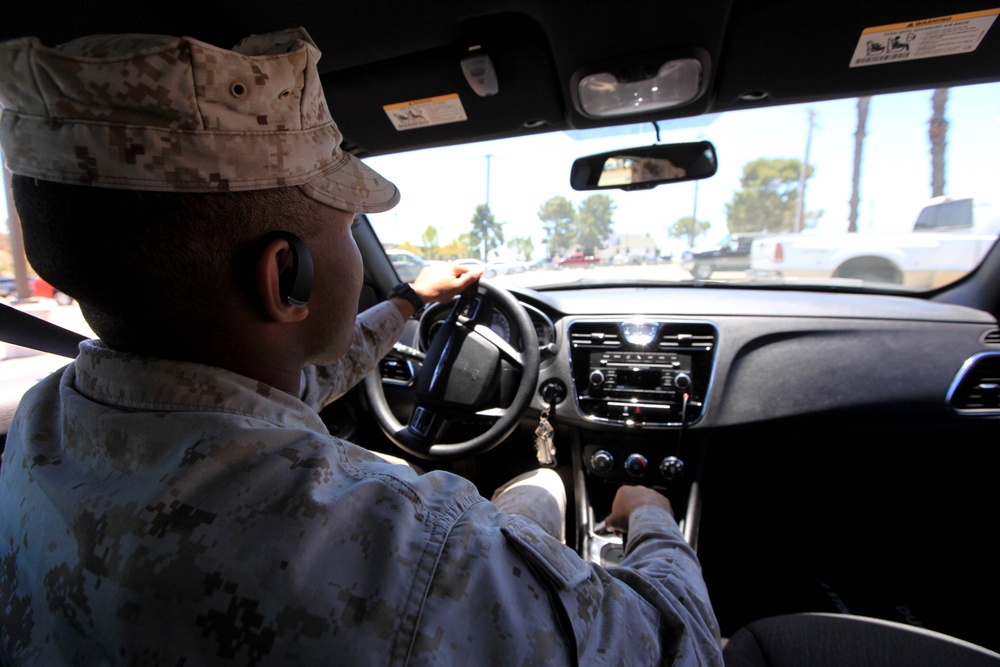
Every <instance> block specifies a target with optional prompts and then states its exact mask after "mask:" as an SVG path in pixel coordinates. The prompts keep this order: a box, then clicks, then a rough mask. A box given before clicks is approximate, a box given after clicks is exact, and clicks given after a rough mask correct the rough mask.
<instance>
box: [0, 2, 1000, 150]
mask: <svg viewBox="0 0 1000 667" xmlns="http://www.w3.org/2000/svg"><path fill="white" fill-rule="evenodd" d="M997 6H998V3H997V0H969V1H968V2H954V1H953V0H951V1H945V0H920V1H913V0H890V1H882V0H879V1H877V2H872V1H871V0H866V1H858V0H838V1H837V2H827V3H806V2H801V1H798V0H699V1H698V2H691V1H690V0H689V1H687V2H680V1H677V0H673V1H671V0H620V1H617V2H607V1H605V0H573V1H572V2H569V1H562V0H560V1H549V2H528V1H526V0H523V1H517V0H494V1H492V2H490V3H483V2H469V1H468V0H445V1H442V2H435V3H433V4H430V3H415V2H411V1H401V0H388V1H379V0H373V1H371V2H358V3H318V2H294V1H287V2H273V1H271V0H268V1H263V0H240V1H239V2H235V1H232V0H225V1H222V2H212V3H204V2H201V3H194V2H188V1H182V2H173V3H169V4H162V5H148V4H145V3H136V2H134V0H128V1H127V2H123V1H121V0H109V1H106V2H101V3H80V2H79V1H78V0H74V1H73V2H69V1H67V0H41V1H40V2H17V3H9V6H8V7H6V8H5V10H4V16H3V20H2V21H0V38H2V39H7V38H13V37H20V36H25V35H35V36H38V37H40V38H41V39H42V40H43V41H44V42H45V43H46V44H49V45H54V44H58V43H60V42H64V41H67V40H69V39H72V38H73V37H77V36H80V35H85V34H92V33H101V32H104V33H116V32H155V33H161V34H184V35H189V36H192V37H195V38H198V39H201V40H203V41H207V42H210V43H213V44H217V45H220V46H231V45H232V44H234V43H235V42H236V41H238V40H239V39H240V38H241V37H243V36H245V35H247V34H251V33H261V32H268V31H272V30H278V29H283V28H287V27H292V26H297V25H301V26H305V27H306V29H307V30H308V31H309V33H310V35H311V36H312V38H313V39H314V40H315V42H316V43H317V45H318V46H319V47H320V49H321V50H322V51H323V57H322V60H321V61H320V63H319V69H320V72H321V74H322V78H323V83H324V87H325V89H326V93H327V99H328V101H329V103H330V107H331V111H332V113H333V116H334V118H335V119H336V120H337V123H338V125H339V126H340V127H341V129H342V130H343V132H344V134H345V144H346V145H347V147H348V148H349V149H350V150H352V151H353V152H355V153H356V154H358V155H361V156H364V155H379V154H385V153H392V152H398V151H402V150H410V149H414V148H420V147H428V146H437V145H445V144H454V143H462V142H468V141H477V140H483V139H492V138H501V137H508V136H516V135H520V134H528V133H533V132H541V131H551V130H566V129H582V128H591V127H597V126H600V125H613V124H622V123H632V122H639V121H641V122H646V121H652V120H662V121H665V122H663V123H662V124H661V126H662V127H663V128H664V129H667V128H669V126H670V123H669V121H670V120H671V119H678V118H684V117H688V116H697V115H701V114H706V113H715V112H722V111H727V110H732V109H740V108H752V107H759V106H766V105H772V104H784V103H790V102H805V101H811V100H820V99H831V98H837V97H853V96H856V95H860V94H874V93H879V92H894V91H903V90H913V89H919V88H929V87H938V86H953V85H959V84H967V83H981V82H986V81H996V80H1000V27H998V26H996V25H994V26H993V28H992V29H991V30H990V31H989V32H988V33H987V34H986V36H985V38H984V39H983V41H982V42H981V44H980V45H979V47H978V49H976V50H975V51H974V52H972V53H968V54H961V55H952V56H946V57H938V58H926V59H920V60H916V61H911V62H903V63H891V64H885V65H877V66H870V67H857V68H851V67H849V66H848V65H849V62H850V60H851V56H852V54H853V52H854V48H855V46H856V45H857V44H858V40H859V38H860V37H861V33H862V31H863V30H864V29H865V28H870V27H875V26H881V25H888V24H895V23H901V22H906V21H915V20H924V19H930V18H935V17H939V16H947V15H950V14H955V13H964V12H973V11H977V10H984V9H993V8H995V7H997ZM474 46H478V47H480V52H485V53H488V54H489V55H490V57H491V59H492V60H493V63H494V65H495V67H496V71H497V78H498V80H499V92H498V94H497V95H495V96H492V97H478V96H477V95H476V94H475V93H473V91H472V90H471V88H470V86H469V85H468V84H467V83H466V81H465V79H464V77H463V74H462V71H461V69H460V66H459V60H460V59H461V58H462V57H463V56H464V55H467V54H468V53H469V48H470V47H474ZM691 56H695V57H699V58H701V59H702V60H703V63H704V65H705V71H704V75H705V76H704V79H705V80H704V92H703V94H701V96H700V97H698V98H697V99H695V100H694V101H693V102H691V103H689V104H687V105H685V106H682V107H678V108H676V109H673V110H668V111H665V112H664V111H660V112H654V113H651V114H646V115H642V116H634V117H630V118H628V119H621V118H619V119H615V120H611V121H607V120H606V121H598V120H594V119H590V118H587V117H585V116H583V115H582V114H581V113H580V112H579V111H578V110H577V109H576V108H575V107H574V103H573V97H572V94H571V88H572V86H571V81H572V80H573V77H574V75H575V74H577V75H578V74H580V73H581V72H590V71H594V70H599V69H605V68H606V69H608V70H609V71H615V72H618V71H621V70H623V69H625V70H629V69H634V70H638V69H639V68H641V67H646V66H649V65H650V64H652V63H656V64H657V65H658V64H659V63H661V62H663V60H664V59H667V58H671V57H691ZM451 93H457V94H458V95H459V96H460V98H461V101H462V104H463V106H464V107H465V110H466V113H467V115H468V120H466V121H463V122H457V123H450V124H446V125H438V126H434V127H428V128H419V129H413V130H407V131H398V130H396V129H395V128H394V127H393V125H392V124H391V123H390V122H389V120H388V117H387V115H386V113H385V111H384V110H383V107H384V106H385V105H388V104H394V103H398V102H406V101H411V100H417V99H425V98H429V97H434V96H438V95H445V94H451Z"/></svg>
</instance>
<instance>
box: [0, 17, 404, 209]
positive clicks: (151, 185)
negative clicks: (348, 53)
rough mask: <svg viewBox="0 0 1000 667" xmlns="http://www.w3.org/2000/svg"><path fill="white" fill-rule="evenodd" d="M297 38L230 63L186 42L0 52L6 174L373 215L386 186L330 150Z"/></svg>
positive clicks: (258, 40)
mask: <svg viewBox="0 0 1000 667" xmlns="http://www.w3.org/2000/svg"><path fill="white" fill-rule="evenodd" d="M319 58H320V52H319V49H318V48H317V47H316V45H315V44H314V43H313V41H312V40H311V39H310V38H309V35H308V34H307V33H306V31H305V30H304V29H302V28H295V29H291V30H285V31H281V32H276V33H270V34H267V35H253V36H250V37H247V38H246V39H244V40H242V41H241V42H240V43H239V44H237V45H236V46H235V47H234V48H233V49H232V50H231V51H230V50H226V49H221V48H218V47H215V46H212V45H210V44H206V43H204V42H201V41H198V40H196V39H192V38H190V37H167V36H163V35H96V36H91V37H82V38H80V39H76V40H73V41H71V42H68V43H66V44H63V45H62V46H59V47H56V48H48V47H45V46H44V45H42V44H41V42H40V41H39V40H38V39H37V38H35V37H25V38H21V39H15V40H11V41H8V42H4V43H2V44H0V105H2V106H3V107H4V109H3V113H2V116H0V146H2V148H3V152H4V155H5V156H6V159H7V165H8V167H9V168H10V170H11V171H12V172H14V173H15V174H24V175H26V176H31V177H34V178H40V179H45V180H50V181H58V182H61V183H71V184H78V185H80V184H82V185H93V186H97V187H106V188H118V189H126V190H159V191H174V192H226V191H228V192H235V191H241V190H261V189H266V188H275V187H285V186H293V185H297V186H299V187H300V188H301V189H302V190H303V192H305V193H306V194H307V195H308V196H310V197H312V198H313V199H315V200H317V201H320V202H322V203H324V204H327V205H329V206H333V207H336V208H339V209H343V210H347V211H353V212H361V213H372V212H378V211H385V210H388V209H390V208H392V207H393V206H395V205H396V203H397V202H398V201H399V192H398V190H397V189H396V186H395V185H393V184H392V183H390V182H389V181H387V180H386V179H385V178H383V177H382V176H380V175H379V174H377V173H376V172H375V171H374V170H372V169H371V168H369V167H367V166H366V165H364V164H362V163H361V161H359V160H358V159H357V158H355V157H354V156H352V155H350V154H348V153H345V152H344V151H343V150H342V149H341V148H340V143H341V141H342V139H343V135H341V133H340V130H338V129H337V125H336V124H335V123H334V122H333V118H331V117H330V111H329V109H328V108H327V105H326V99H325V98H324V96H323V88H322V86H321V85H320V81H319V73H318V72H317V70H316V61H317V60H319Z"/></svg>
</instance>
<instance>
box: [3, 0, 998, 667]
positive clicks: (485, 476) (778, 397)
mask: <svg viewBox="0 0 1000 667" xmlns="http://www.w3.org/2000/svg"><path fill="white" fill-rule="evenodd" d="M996 6H997V3H996V2H990V1H988V0H968V1H967V2H955V1H954V0H917V1H915V2H914V1H908V2H903V1H902V0H888V1H886V2H877V3H873V2H859V1H857V0H846V1H843V2H836V3H801V2H799V3H795V2H788V1H786V0H704V1H703V2H699V3H691V2H685V3H682V2H663V1H661V0H629V1H628V2H625V3H607V2H596V1H594V0H578V1H577V2H572V3H571V2H564V1H556V2H547V3H531V2H522V1H519V0H501V1H498V2H492V3H488V5H487V4H481V3H469V2H457V1H454V0H447V1H444V2H438V3H434V5H433V7H431V6H428V5H427V4H426V3H408V2H399V1H397V0H387V1H380V2H374V3H354V4H348V3H334V4H319V3H312V2H294V1H293V2H287V3H273V2H262V1H260V0H244V1H243V2H239V3H235V2H231V1H228V0H226V1H222V2H215V3H212V5H211V9H209V8H206V7H205V6H204V5H203V4H199V5H195V4H194V3H187V2H179V3H172V4H170V5H163V6H160V7H158V8H155V9H153V8H149V7H139V6H137V5H136V4H135V3H129V2H121V1H119V0H109V1H108V2H104V3H100V4H99V5H94V6H84V5H81V4H80V3H71V2H67V1H65V0H42V1H41V2H39V3H15V4H13V5H11V6H9V7H6V8H5V10H4V15H3V20H2V21H0V39H8V38H13V37H20V36H25V35H35V36H38V37H40V38H41V39H42V40H43V41H44V42H45V43H47V44H49V45H54V44H58V43H60V42H63V41H66V40H69V39H72V38H74V37H76V36H80V35H84V34H92V33H117V32H149V33H161V34H178V35H181V34H183V35H190V36H193V37H196V38H198V39H201V40H204V41H207V42H210V43H213V44H218V45H222V46H229V45H232V44H234V43H235V42H236V41H238V40H239V39H240V38H241V37H243V36H245V35H248V34H252V33H261V32H268V31H271V30H277V29H282V28H286V27H291V26H298V25H302V26H305V27H306V29H307V30H308V31H309V33H310V35H311V36H312V38H313V39H314V41H315V42H316V43H317V45H318V46H319V48H320V49H321V51H322V52H323V56H322V59H321V60H320V62H319V69H320V72H321V75H322V77H323V85H324V87H325V90H326V96H327V100H328V102H329V105H330V109H331V113H332V115H333V117H334V119H335V120H336V122H337V124H338V126H339V127H340V128H341V130H342V131H343V133H344V135H345V147H346V148H347V149H348V150H350V151H351V152H352V153H354V154H355V155H357V156H359V157H371V156H379V155H386V154H391V153H398V152H403V151H409V150H414V149H418V148H427V147H433V146H445V145H453V144H460V143H467V142H474V141H481V140H486V139H498V138H505V137H513V136H520V135H525V134H533V133H542V132H555V131H565V130H577V129H587V128H594V127H601V126H607V125H616V124H624V123H626V122H627V123H645V122H654V121H655V122H657V123H659V124H661V125H667V124H669V123H670V122H671V121H674V120H677V119H683V118H687V117H691V116H699V115H703V114H711V113H719V112H726V111H732V110H738V109H744V108H746V109H750V108H757V107H764V106H771V105H783V104H791V103H798V102H805V101H818V100H829V99H837V98H847V97H856V96H859V95H868V94H877V93H886V92H898V91H908V90H923V89H928V88H934V87H944V86H950V87H954V86H961V85H966V84H977V83H985V82H996V81H1000V27H997V26H995V25H994V26H993V27H992V28H991V29H990V30H988V31H987V33H986V34H985V36H984V37H983V38H982V41H981V43H980V44H979V45H978V47H977V48H976V49H975V50H974V51H971V52H968V53H962V54H958V55H951V56H948V57H941V58H927V59H922V60H917V61H914V62H903V63H898V64H893V65H892V66H885V67H860V68H851V67H847V62H848V61H849V59H850V58H851V54H852V53H853V52H854V49H855V46H856V44H857V43H858V39H859V35H860V34H861V33H862V31H863V30H865V29H866V28H869V27H872V26H882V25H888V24H895V23H899V22H903V21H910V20H922V19H931V18H934V17H942V16H947V15H950V14H954V13H957V12H977V11H982V10H993V9H996ZM470 49H471V51H470ZM476 52H481V53H488V54H489V56H490V58H491V60H492V65H493V67H494V68H495V71H496V73H497V78H498V80H499V83H500V86H499V92H498V93H497V94H495V95H486V96H480V95H479V94H477V93H476V92H475V90H474V88H473V86H471V85H470V81H468V80H467V78H466V75H465V74H464V73H463V68H462V67H461V66H460V62H461V61H462V60H463V58H466V57H468V56H469V54H470V53H476ZM673 58H689V59H695V60H697V61H698V62H699V63H700V64H701V73H702V74H701V80H700V82H699V89H698V91H697V92H696V95H695V97H694V99H693V100H692V101H690V102H687V103H685V104H682V105H680V106H677V107H673V108H668V109H662V110H658V111H651V112H647V113H643V114H639V115H637V116H630V117H628V118H622V117H603V118H601V117H594V116H593V115H591V114H588V113H585V112H584V110H583V107H582V106H581V104H580V101H579V99H578V95H577V92H576V91H577V89H576V87H575V82H578V81H579V80H580V78H581V77H584V76H586V75H588V74H591V73H594V72H600V71H609V72H614V73H616V75H617V76H618V77H619V79H623V80H627V79H630V78H633V79H634V78H642V77H644V76H646V75H647V70H648V64H649V63H650V62H662V61H664V60H669V59H673ZM443 91H458V94H459V95H460V97H461V101H462V103H463V105H464V108H465V110H466V112H467V115H468V120H467V121H465V122H462V123H450V124H443V125H437V126H433V127H428V128H423V129H421V130H419V131H407V132H399V131H397V129H396V128H394V127H393V125H392V124H390V123H389V122H387V121H386V115H385V112H384V111H383V106H384V105H386V104H388V103H392V102H395V101H398V100H404V99H422V98H429V97H433V96H435V95H439V94H441V93H442V92H443ZM719 160H720V161H722V160H725V154H724V153H721V154H720V156H719ZM569 177H570V175H569V173H567V174H566V178H567V179H569ZM442 187H447V184H446V183H442ZM665 187H670V186H669V185H667V186H665ZM356 239H357V241H358V245H359V247H360V249H361V252H362V254H363V256H364V259H365V289H364V291H363V294H362V302H361V304H360V307H361V308H362V309H364V308H366V307H368V306H370V305H372V304H374V303H377V302H379V301H381V300H382V299H383V298H384V297H385V294H386V293H387V292H388V291H389V289H390V288H392V286H393V285H394V284H395V283H396V282H397V281H398V277H397V275H396V273H395V270H394V269H393V266H392V264H391V263H390V261H389V259H388V258H387V257H386V255H385V253H384V251H383V250H382V246H381V244H380V241H379V239H378V237H377V236H376V235H375V232H374V231H373V229H372V227H371V226H370V225H367V224H362V225H360V226H359V227H358V229H357V230H356ZM458 308H459V309H465V310H464V311H462V315H463V317H464V318H466V319H467V320H468V322H471V323H472V324H471V325H470V327H469V329H470V330H472V329H473V328H474V327H475V324H476V323H477V321H478V320H477V318H481V317H483V315H481V314H480V313H479V312H477V309H478V310H480V311H482V312H486V311H487V310H489V309H498V310H500V311H501V312H504V313H506V317H507V318H508V319H509V320H510V321H511V322H512V323H513V326H512V328H513V330H514V332H515V333H514V335H513V340H512V342H511V343H510V344H507V343H504V342H502V341H501V342H498V341H495V340H493V341H488V342H492V343H493V345H489V344H487V345H485V346H484V347H485V348H486V349H485V351H483V352H481V353H480V355H479V356H476V354H474V353H473V352H470V353H469V354H470V355H472V356H474V357H475V358H474V359H473V360H472V361H471V362H470V363H475V364H485V365H488V366H489V367H490V368H494V369H497V378H496V380H495V382H496V387H497V391H498V392H502V393H504V394H505V397H504V398H503V399H502V401H501V407H500V408H497V409H493V410H492V411H491V410H490V409H489V406H487V405H485V402H484V403H477V402H466V403H463V404H462V406H461V407H460V408H456V409H455V410H454V413H452V414H451V418H450V420H449V426H450V429H449V432H448V437H446V438H443V442H438V438H439V436H443V434H442V433H441V432H440V431H436V430H435V429H434V428H431V429H430V430H427V429H425V430H422V431H421V432H420V433H419V434H418V437H414V436H413V429H412V428H408V427H407V423H408V422H409V424H410V425H411V426H412V425H413V424H414V423H416V421H418V420H417V419H416V418H415V415H416V414H417V413H418V412H419V411H420V410H421V408H422V407H423V406H422V405H421V402H420V401H421V399H420V398H419V397H418V395H419V392H420V387H419V383H420V377H419V376H420V372H419V370H420V361H421V359H422V358H423V355H424V354H425V353H427V352H428V350H429V348H430V347H432V346H433V341H434V340H435V334H436V332H438V331H440V330H441V329H442V328H443V327H445V326H448V325H442V322H443V321H445V320H446V318H448V316H449V315H450V313H451V312H452V306H451V305H445V306H437V307H433V308H429V309H427V310H426V311H425V312H424V313H423V315H422V316H421V319H419V320H417V319H414V320H411V321H410V322H409V323H408V328H407V333H406V336H405V337H404V339H403V340H402V341H400V343H401V345H402V347H401V349H400V350H399V351H398V352H397V353H395V354H393V355H391V356H390V357H389V358H387V360H385V361H384V362H383V363H382V365H381V367H380V373H379V374H378V375H377V376H376V375H373V376H371V377H369V379H368V380H367V381H366V383H365V385H364V386H362V387H358V388H356V389H355V390H354V391H352V392H351V393H350V394H349V395H348V396H346V397H345V398H344V399H342V400H340V401H338V402H337V403H335V404H333V405H331V406H329V407H328V408H327V409H326V411H325V412H324V414H323V416H324V419H325V421H326V422H327V424H328V426H329V427H330V430H331V433H333V434H334V435H339V436H341V437H344V438H346V439H349V440H352V441H353V442H357V443H360V444H363V445H365V446H368V447H371V448H372V449H377V450H381V451H386V452H389V453H393V454H396V455H400V456H405V457H408V458H410V459H411V460H413V461H416V462H419V465H421V466H423V467H425V468H442V469H448V470H452V471H454V472H456V473H458V474H461V475H464V476H466V477H468V478H469V479H471V480H472V481H473V482H475V483H476V484H477V485H478V486H479V488H480V491H481V492H482V493H484V494H486V495H487V497H488V496H489V494H490V493H491V492H492V489H493V488H495V487H496V486H497V485H499V484H500V483H502V482H503V481H505V480H506V479H508V478H509V477H511V476H512V475H513V474H516V473H519V472H522V471H524V470H527V469H529V468H531V467H532V466H536V465H537V459H536V453H535V446H534V432H535V429H536V427H537V426H538V424H539V417H540V415H541V413H542V411H543V410H545V409H546V408H551V417H550V418H551V422H552V425H553V427H554V429H555V443H556V447H557V455H556V462H557V468H556V469H557V471H558V472H559V473H560V474H561V475H562V477H563V479H564V481H565V482H566V485H567V490H568V492H569V497H570V499H571V505H572V507H571V508H570V511H569V515H568V517H567V523H568V526H567V527H568V535H567V537H568V543H569V544H570V545H571V546H574V547H575V548H576V549H577V550H578V551H579V553H580V554H581V555H582V556H583V557H585V558H588V559H590V560H593V561H595V562H598V563H602V564H604V565H609V566H610V565H614V564H615V563H616V562H617V561H618V560H620V558H621V556H622V552H623V549H622V543H621V540H620V539H619V538H617V537H615V536H614V535H611V534H610V533H608V532H606V531H604V529H603V521H602V520H603V518H604V516H606V515H607V513H608V511H609V509H610V503H611V499H612V498H613V495H614V492H615V490H616V489H617V487H618V486H619V485H621V484H625V483H628V484H645V485H648V486H652V487H654V488H657V489H659V490H661V491H662V492H663V493H665V494H667V495H668V497H669V498H670V499H671V501H672V503H673V504H674V507H675V509H676V511H677V516H678V519H679V520H681V519H682V520H683V521H682V529H683V531H684V533H685V536H686V537H687V538H688V540H689V541H690V542H691V543H692V544H693V545H695V546H696V548H697V551H698V555H699V558H700V560H701V562H702V565H703V568H704V575H705V580H706V582H707V583H708V587H709V590H710V593H711V595H712V602H713V605H714V607H715V611H716V613H717V616H718V619H719V623H720V627H721V631H722V636H723V637H730V636H733V635H734V634H735V633H736V632H737V630H738V629H740V628H743V627H745V626H747V625H748V624H751V623H753V622H754V621H758V620H759V619H764V618H768V617H776V616H782V615H788V614H799V613H804V612H819V613H828V614H836V615H846V614H850V615H856V616H863V617H871V618H875V619H883V620H886V621H891V622H894V623H899V624H903V625H906V626H910V627H911V628H917V629H923V630H930V631H933V632H937V633H942V634H944V635H949V636H951V637H955V638H958V639H960V640H963V641H966V642H971V643H973V644H977V645H979V646H982V647H985V648H986V649H989V650H990V651H1000V633H998V632H997V613H996V611H991V609H994V607H993V603H994V600H996V599H997V598H998V597H1000V574H998V570H997V563H998V562H1000V549H998V547H997V546H996V545H997V542H996V539H995V537H991V536H990V530H993V529H990V528H989V526H991V525H995V519H994V516H995V515H994V512H995V511H996V510H997V509H998V508H1000V485H998V484H997V482H996V471H997V469H998V465H1000V446H998V442H1000V391H998V389H997V387H998V385H1000V330H998V327H997V317H998V316H1000V248H997V247H994V248H993V249H992V251H990V252H989V254H988V255H987V256H986V258H985V260H984V261H983V262H982V264H981V265H980V266H979V268H978V269H977V270H975V271H974V272H972V273H971V274H970V275H969V276H967V277H966V278H964V279H963V280H961V281H959V282H958V283H956V284H953V285H950V286H947V287H945V288H941V289H937V290H934V291H930V292H925V293H921V294H919V295H913V296H900V295H895V294H886V293H877V292H875V291H872V290H868V289H861V288H859V289H853V290H852V289H846V290H845V289H840V290H832V289H829V290H823V289H817V288H805V287H803V288H794V287H787V286H782V287H778V286H775V287H770V288H768V287H754V288H748V287H740V286H731V285H730V286H726V285H688V286H669V287H668V286H655V285H638V284H604V285H590V286H587V287H586V288H582V287H577V288H570V287H564V288H553V289H544V290H542V289H538V290H535V289H530V288H512V289H510V290H504V289H502V288H497V287H495V286H490V287H485V288H483V289H482V290H481V291H480V294H479V295H478V297H477V298H475V299H471V298H470V299H467V300H465V301H464V302H463V303H462V304H461V305H460V306H458ZM12 310H13V309H9V308H2V309H0V338H2V339H3V340H7V341H11V342H19V343H20V344H22V345H28V346H35V347H40V348H48V349H53V348H55V349H57V350H58V349H61V350H62V351H63V352H64V353H65V352H69V354H72V346H73V341H72V340H70V343H69V345H68V347H67V345H66V342H65V340H64V339H60V334H59V333H58V332H52V331H43V330H41V329H40V328H38V327H39V326H40V325H37V324H33V323H32V322H30V321H28V318H23V317H18V316H17V315H16V314H15V313H13V312H11V311H12ZM536 337H545V339H543V340H539V341H538V345H535V342H534V339H535V338H536ZM650 343H651V344H650ZM60 346H61V348H60ZM624 355H628V358H627V360H626V358H625V356H624ZM632 355H635V356H634V357H633V356H632ZM626 361H627V363H626ZM663 368H668V369H670V370H669V372H666V371H664V373H661V372H660V369H663ZM609 369H611V370H609ZM667 376H669V382H667V381H666V380H662V379H661V378H665V377H667ZM456 382H459V380H456ZM455 391H456V392H461V391H462V387H461V385H458V384H456V388H455ZM5 398H6V397H5ZM487 398H489V397H487ZM640 398H641V400H640ZM13 400H14V402H16V397H14V399H13ZM8 402H10V400H8ZM452 407H455V406H452ZM442 414H443V413H442ZM8 426H9V416H8V417H7V418H6V421H5V422H4V423H3V431H4V437H5V434H6V430H7V427H8ZM449 443H459V445H458V446H455V445H453V444H449ZM843 632H845V633H847V634H851V633H852V632H853V631H852V630H851V629H846V630H843ZM782 636H783V635H782V633H781V632H779V633H778V635H777V637H778V639H777V641H778V642H779V643H780V642H781V641H782V639H781V638H782ZM785 638H786V639H787V636H786V637H785ZM927 655H931V654H930V653H928V654H927ZM983 655H984V654H978V653H977V654H975V656H976V657H975V659H985V660H986V661H987V662H983V663H982V664H993V663H992V662H989V661H991V660H992V659H993V658H992V657H990V656H986V658H983ZM925 659H930V658H927V656H926V655H925ZM758 664H782V663H781V662H780V661H779V660H778V659H777V658H774V661H773V662H767V661H764V662H760V663H758ZM824 664H826V663H824ZM830 664H838V663H837V662H836V661H834V662H832V663H830ZM839 664H860V663H857V662H852V661H851V660H847V661H845V662H840V663H839ZM880 664H881V663H880ZM886 664H891V663H886ZM897 664H902V663H897ZM910 664H915V663H910ZM928 664H932V663H928ZM940 664H944V663H940ZM952 664H959V663H957V662H956V663H952ZM970 664H971V663H970Z"/></svg>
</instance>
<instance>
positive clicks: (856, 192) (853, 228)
mask: <svg viewBox="0 0 1000 667" xmlns="http://www.w3.org/2000/svg"><path fill="white" fill-rule="evenodd" d="M870 101H871V98H870V97H867V96H866V97H859V98H858V129H857V131H856V132H855V133H854V177H853V178H852V179H851V212H850V215H848V217H847V231H848V232H857V231H858V203H859V202H860V200H861V193H860V189H861V188H860V185H861V155H862V153H863V152H864V146H865V127H866V126H867V125H868V103H869V102H870Z"/></svg>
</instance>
